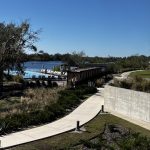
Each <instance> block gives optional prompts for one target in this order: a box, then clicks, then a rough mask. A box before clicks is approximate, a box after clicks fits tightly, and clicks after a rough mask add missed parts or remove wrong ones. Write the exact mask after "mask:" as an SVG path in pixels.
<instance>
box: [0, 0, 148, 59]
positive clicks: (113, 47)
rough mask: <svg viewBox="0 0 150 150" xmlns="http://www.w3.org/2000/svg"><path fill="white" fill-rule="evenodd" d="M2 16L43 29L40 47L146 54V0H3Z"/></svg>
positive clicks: (89, 52)
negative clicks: (25, 21)
mask: <svg viewBox="0 0 150 150" xmlns="http://www.w3.org/2000/svg"><path fill="white" fill-rule="evenodd" d="M0 2H1V3H0V21H1V22H5V23H10V22H13V23H16V24H20V23H21V22H22V21H24V20H26V19H27V20H28V21H29V22H30V24H31V28H32V30H35V31H36V30H38V29H42V32H41V33H40V34H39V38H40V39H39V41H38V42H37V43H36V45H37V48H38V50H44V51H45V52H48V53H49V54H55V53H61V54H64V53H72V52H73V51H84V52H85V54H86V55H88V56H103V57H107V56H121V57H122V56H130V55H137V54H139V55H147V56H149V55H150V0H1V1H0Z"/></svg>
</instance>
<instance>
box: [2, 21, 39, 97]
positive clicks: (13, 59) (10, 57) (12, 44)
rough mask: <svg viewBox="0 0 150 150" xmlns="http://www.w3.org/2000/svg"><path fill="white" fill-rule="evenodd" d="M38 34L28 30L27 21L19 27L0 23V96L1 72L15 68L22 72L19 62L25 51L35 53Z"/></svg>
mask: <svg viewBox="0 0 150 150" xmlns="http://www.w3.org/2000/svg"><path fill="white" fill-rule="evenodd" d="M37 35H38V32H37V31H36V32H34V31H31V30H30V24H29V23H28V22H27V21H24V22H22V23H21V24H20V25H16V24H14V23H9V24H5V23H0V95H2V89H3V88H2V87H3V71H4V70H6V69H12V68H16V69H17V70H18V71H21V72H22V71H23V70H22V67H21V62H22V61H23V56H24V55H23V54H24V53H25V49H32V50H34V51H36V50H37V49H36V47H35V46H34V43H35V41H36V40H37V39H38V38H37Z"/></svg>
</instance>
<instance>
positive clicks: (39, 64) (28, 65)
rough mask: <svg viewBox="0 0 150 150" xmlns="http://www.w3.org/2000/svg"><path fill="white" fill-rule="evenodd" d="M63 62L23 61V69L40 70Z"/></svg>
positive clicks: (51, 67)
mask: <svg viewBox="0 0 150 150" xmlns="http://www.w3.org/2000/svg"><path fill="white" fill-rule="evenodd" d="M61 64H63V62H62V61H28V62H25V63H24V67H25V70H27V71H34V72H40V70H41V69H43V68H44V69H50V70H52V69H53V67H54V66H59V65H61Z"/></svg>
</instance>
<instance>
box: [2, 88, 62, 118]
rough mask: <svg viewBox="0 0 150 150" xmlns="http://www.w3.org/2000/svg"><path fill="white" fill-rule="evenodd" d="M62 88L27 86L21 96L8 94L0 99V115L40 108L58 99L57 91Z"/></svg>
mask: <svg viewBox="0 0 150 150" xmlns="http://www.w3.org/2000/svg"><path fill="white" fill-rule="evenodd" d="M63 89H64V88H62V87H59V88H42V87H40V88H34V89H32V88H29V89H26V90H24V91H23V95H22V96H20V95H19V96H8V97H6V98H3V99H1V100H0V117H5V116H6V115H9V114H11V115H12V114H17V113H21V112H24V111H26V112H30V111H32V110H42V109H43V108H44V107H45V106H46V105H50V104H51V103H54V102H56V101H57V99H58V92H59V91H61V90H63Z"/></svg>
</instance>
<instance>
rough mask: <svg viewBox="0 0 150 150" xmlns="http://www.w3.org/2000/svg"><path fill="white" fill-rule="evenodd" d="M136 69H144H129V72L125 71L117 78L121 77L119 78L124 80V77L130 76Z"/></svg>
mask: <svg viewBox="0 0 150 150" xmlns="http://www.w3.org/2000/svg"><path fill="white" fill-rule="evenodd" d="M136 71H143V70H133V71H128V72H123V73H122V74H121V75H120V76H119V77H118V76H116V77H115V78H116V79H119V80H124V79H127V78H128V76H129V75H130V73H132V72H136Z"/></svg>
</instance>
